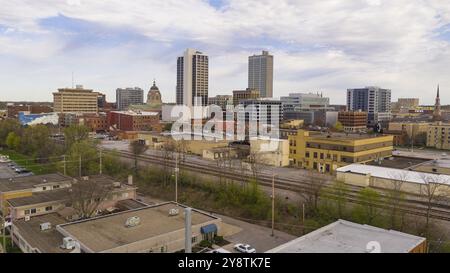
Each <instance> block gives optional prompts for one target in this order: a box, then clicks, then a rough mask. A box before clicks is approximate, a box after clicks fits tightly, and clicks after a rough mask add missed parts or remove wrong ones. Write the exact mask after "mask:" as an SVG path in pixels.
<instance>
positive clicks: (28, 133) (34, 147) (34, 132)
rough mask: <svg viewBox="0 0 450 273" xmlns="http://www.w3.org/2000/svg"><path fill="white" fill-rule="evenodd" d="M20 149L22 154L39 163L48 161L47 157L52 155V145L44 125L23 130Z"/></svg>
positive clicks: (48, 132)
mask: <svg viewBox="0 0 450 273" xmlns="http://www.w3.org/2000/svg"><path fill="white" fill-rule="evenodd" d="M20 147H21V152H22V153H23V154H26V155H30V156H35V157H37V158H38V159H39V161H40V162H45V161H48V160H47V159H48V157H50V156H52V155H53V154H54V143H53V141H52V140H51V139H50V130H49V129H48V127H47V126H45V125H35V126H29V127H27V128H25V129H24V131H23V134H22V138H21V145H20Z"/></svg>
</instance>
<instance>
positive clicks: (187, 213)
mask: <svg viewBox="0 0 450 273" xmlns="http://www.w3.org/2000/svg"><path fill="white" fill-rule="evenodd" d="M191 213H192V209H191V208H185V209H184V219H185V224H184V225H185V226H184V253H192V241H191V240H192V230H191V224H192V223H191Z"/></svg>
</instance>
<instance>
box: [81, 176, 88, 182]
mask: <svg viewBox="0 0 450 273" xmlns="http://www.w3.org/2000/svg"><path fill="white" fill-rule="evenodd" d="M81 180H83V181H88V180H89V176H83V177H82V178H81Z"/></svg>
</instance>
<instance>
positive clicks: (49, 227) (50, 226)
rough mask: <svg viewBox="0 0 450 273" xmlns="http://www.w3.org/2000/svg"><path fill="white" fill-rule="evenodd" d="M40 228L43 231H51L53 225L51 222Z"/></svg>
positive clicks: (41, 225)
mask: <svg viewBox="0 0 450 273" xmlns="http://www.w3.org/2000/svg"><path fill="white" fill-rule="evenodd" d="M39 227H40V228H41V231H45V230H49V229H51V228H52V224H51V223H49V222H46V223H42V224H40V225H39Z"/></svg>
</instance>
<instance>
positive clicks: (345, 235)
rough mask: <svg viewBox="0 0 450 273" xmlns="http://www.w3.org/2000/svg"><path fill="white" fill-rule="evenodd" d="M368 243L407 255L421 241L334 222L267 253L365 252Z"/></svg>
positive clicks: (385, 250) (384, 231)
mask: <svg viewBox="0 0 450 273" xmlns="http://www.w3.org/2000/svg"><path fill="white" fill-rule="evenodd" d="M372 241H375V242H378V243H380V246H381V252H382V253H408V252H410V251H411V250H412V249H414V248H415V247H416V246H418V245H420V244H421V243H423V242H424V241H425V238H422V237H418V236H414V235H410V234H407V233H403V232H398V231H394V230H386V229H381V228H377V227H373V226H369V225H361V224H356V223H352V222H349V221H345V220H338V221H336V222H334V223H332V224H329V225H327V226H324V227H322V228H319V229H317V230H315V231H313V232H311V233H308V234H306V235H304V236H302V237H299V238H297V239H295V240H292V241H290V242H287V243H286V244H283V245H281V246H278V247H276V248H274V249H271V250H269V251H267V253H367V252H368V251H367V244H368V243H369V242H372Z"/></svg>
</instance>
